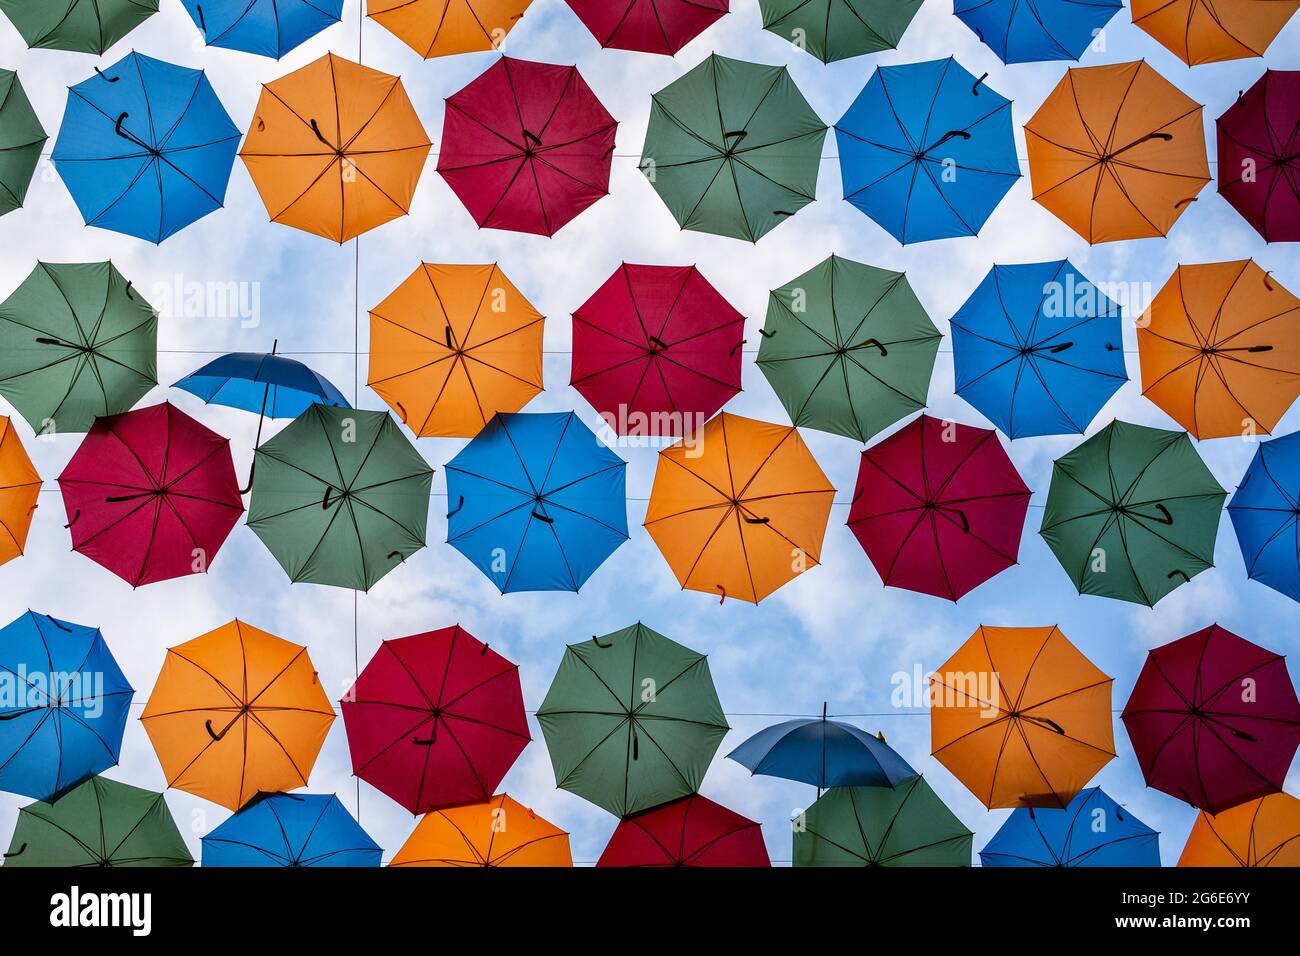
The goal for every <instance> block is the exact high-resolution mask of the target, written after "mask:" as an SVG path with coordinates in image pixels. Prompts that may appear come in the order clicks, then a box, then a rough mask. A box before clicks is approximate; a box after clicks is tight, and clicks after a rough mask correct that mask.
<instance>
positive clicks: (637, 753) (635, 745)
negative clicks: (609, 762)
mask: <svg viewBox="0 0 1300 956" xmlns="http://www.w3.org/2000/svg"><path fill="white" fill-rule="evenodd" d="M632 759H633V760H639V759H641V738H640V737H638V736H637V733H636V728H635V727H633V728H632Z"/></svg>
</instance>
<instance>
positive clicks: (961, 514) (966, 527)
mask: <svg viewBox="0 0 1300 956" xmlns="http://www.w3.org/2000/svg"><path fill="white" fill-rule="evenodd" d="M947 510H950V511H951V512H952V513H953V514H955V515H956V516H957V517H958V518H960V519H961V530H962V531H963V532H965V533H966V534H970V519H969V518H967V517H966V512H965V511H963V510H962V509H961V508H950V509H947Z"/></svg>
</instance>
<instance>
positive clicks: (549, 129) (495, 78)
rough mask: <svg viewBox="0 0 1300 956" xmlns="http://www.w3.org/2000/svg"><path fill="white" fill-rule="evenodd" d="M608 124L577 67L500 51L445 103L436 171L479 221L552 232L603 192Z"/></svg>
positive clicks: (611, 124)
mask: <svg viewBox="0 0 1300 956" xmlns="http://www.w3.org/2000/svg"><path fill="white" fill-rule="evenodd" d="M617 130H618V123H617V121H615V119H614V117H612V116H610V115H609V111H608V110H606V109H605V107H604V106H603V105H601V102H600V100H598V99H596V94H595V93H593V92H592V91H591V87H589V86H587V83H586V81H585V80H583V78H582V75H581V74H580V73H579V72H578V69H577V67H574V66H554V65H552V64H550V63H534V62H532V61H531V60H516V59H514V58H513V57H508V56H505V57H502V58H501V59H499V60H497V62H495V63H493V64H492V66H490V67H488V68H487V70H485V71H484V72H483V73H482V75H480V76H479V77H478V78H477V79H475V80H474V81H473V82H471V83H470V84H469V85H468V86H466V87H465V88H464V89H462V90H461V91H460V92H458V93H455V94H453V95H452V96H450V97H449V98H448V99H447V111H446V119H445V120H444V122H443V129H442V138H443V144H442V150H441V152H440V153H439V154H438V172H439V174H440V175H441V176H442V178H443V179H445V180H446V181H447V185H448V186H450V187H451V190H452V192H454V193H455V194H456V196H457V197H458V198H459V199H460V201H461V202H462V203H464V204H465V208H466V209H467V210H468V211H469V214H470V215H471V216H473V217H474V221H475V222H476V223H478V224H479V226H481V227H483V228H488V229H509V230H511V231H513V232H527V233H534V234H536V235H541V236H553V235H555V233H556V232H557V231H558V230H559V229H560V228H561V227H563V226H564V225H565V224H566V223H567V222H569V220H571V219H573V218H574V217H575V216H577V215H578V214H579V213H580V212H582V211H583V210H584V209H586V208H587V207H588V206H590V205H591V204H592V203H594V202H595V201H596V200H597V199H600V198H601V197H602V196H604V195H605V194H606V193H608V192H609V170H610V166H611V164H612V162H613V156H614V135H615V133H616V132H617Z"/></svg>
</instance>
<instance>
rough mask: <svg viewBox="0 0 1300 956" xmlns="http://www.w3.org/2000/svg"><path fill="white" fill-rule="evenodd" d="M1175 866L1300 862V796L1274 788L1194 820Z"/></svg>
mask: <svg viewBox="0 0 1300 956" xmlns="http://www.w3.org/2000/svg"><path fill="white" fill-rule="evenodd" d="M1178 865H1179V866H1217V867H1229V866H1286V867H1294V866H1300V800H1297V799H1296V798H1295V797H1293V796H1291V795H1290V794H1289V793H1275V794H1272V795H1270V796H1267V797H1260V798H1259V799H1258V800H1252V801H1251V802H1250V803H1245V804H1242V805H1241V806H1239V807H1233V808H1232V809H1231V810H1225V811H1223V812H1222V813H1218V814H1215V815H1214V816H1211V815H1210V814H1208V813H1205V812H1204V811H1202V812H1201V814H1200V816H1198V817H1197V818H1196V823H1194V824H1193V825H1192V832H1191V833H1190V834H1189V835H1188V837H1187V844H1186V846H1184V847H1183V854H1182V856H1180V857H1179V858H1178Z"/></svg>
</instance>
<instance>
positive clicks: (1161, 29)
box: [1132, 0, 1300, 66]
mask: <svg viewBox="0 0 1300 956" xmlns="http://www.w3.org/2000/svg"><path fill="white" fill-rule="evenodd" d="M1132 5H1133V22H1134V23H1135V24H1137V25H1138V26H1140V27H1141V28H1142V29H1143V30H1145V31H1146V32H1147V33H1149V34H1150V35H1151V36H1152V37H1153V38H1155V39H1156V40H1157V41H1159V42H1160V43H1161V44H1162V45H1163V46H1164V47H1165V48H1166V49H1168V50H1169V51H1170V52H1171V53H1173V54H1174V55H1175V56H1177V57H1178V58H1179V59H1180V60H1182V61H1183V62H1184V63H1186V64H1187V65H1188V66H1195V65H1196V64H1198V63H1217V62H1219V61H1220V60H1240V59H1243V58H1245V57H1252V56H1263V55H1264V51H1265V50H1266V49H1268V45H1269V44H1270V43H1272V42H1273V38H1274V37H1276V36H1277V35H1278V33H1280V32H1281V30H1282V28H1283V27H1284V26H1286V22H1287V21H1288V20H1290V19H1291V14H1293V13H1295V12H1296V10H1297V9H1298V8H1300V0H1133V4H1132Z"/></svg>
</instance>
